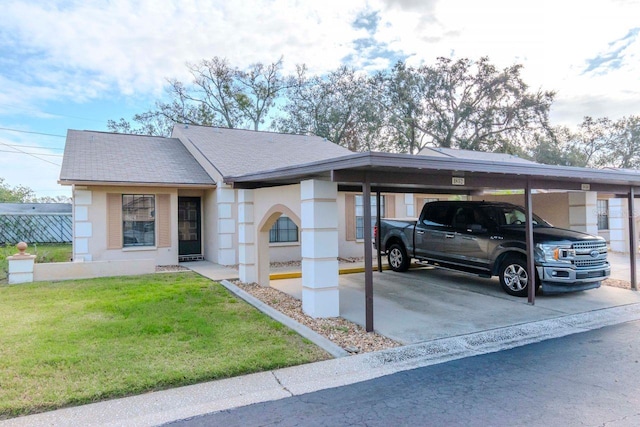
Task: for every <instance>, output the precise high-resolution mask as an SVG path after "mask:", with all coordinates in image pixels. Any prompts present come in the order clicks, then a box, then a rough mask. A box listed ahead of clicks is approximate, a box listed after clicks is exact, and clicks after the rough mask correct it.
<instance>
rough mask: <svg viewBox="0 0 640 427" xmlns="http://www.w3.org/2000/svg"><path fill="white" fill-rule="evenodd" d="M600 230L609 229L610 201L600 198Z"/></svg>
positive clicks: (598, 202)
mask: <svg viewBox="0 0 640 427" xmlns="http://www.w3.org/2000/svg"><path fill="white" fill-rule="evenodd" d="M596 206H597V209H598V230H608V229H609V201H608V200H605V199H598V201H597V205H596Z"/></svg>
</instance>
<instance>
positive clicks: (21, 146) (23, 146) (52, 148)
mask: <svg viewBox="0 0 640 427" xmlns="http://www.w3.org/2000/svg"><path fill="white" fill-rule="evenodd" d="M4 145H6V146H7V147H20V148H41V149H43V150H59V151H62V150H64V148H56V147H43V146H41V145H21V144H4Z"/></svg>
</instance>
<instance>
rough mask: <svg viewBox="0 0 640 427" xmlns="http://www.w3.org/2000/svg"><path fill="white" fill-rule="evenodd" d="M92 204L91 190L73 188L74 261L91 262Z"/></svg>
mask: <svg viewBox="0 0 640 427" xmlns="http://www.w3.org/2000/svg"><path fill="white" fill-rule="evenodd" d="M91 204H92V193H91V191H89V190H78V189H76V188H75V186H74V188H73V260H74V261H91V260H92V259H93V257H92V255H91V253H90V252H89V239H90V238H91V236H92V234H93V231H92V228H93V227H92V223H91V220H90V218H89V208H90V207H91Z"/></svg>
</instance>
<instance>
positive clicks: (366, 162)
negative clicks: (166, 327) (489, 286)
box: [60, 125, 638, 317]
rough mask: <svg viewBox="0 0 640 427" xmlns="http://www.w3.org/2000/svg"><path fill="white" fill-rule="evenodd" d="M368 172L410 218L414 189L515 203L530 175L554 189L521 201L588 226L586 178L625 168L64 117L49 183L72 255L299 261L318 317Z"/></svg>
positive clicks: (362, 218)
mask: <svg viewBox="0 0 640 427" xmlns="http://www.w3.org/2000/svg"><path fill="white" fill-rule="evenodd" d="M576 174H577V175H579V177H578V178H576ZM374 175H375V177H376V178H375V179H376V180H377V181H376V182H378V184H377V185H376V192H378V193H379V194H380V203H379V205H380V206H379V210H380V216H382V217H415V216H417V215H418V214H419V212H420V209H421V207H422V205H423V204H424V203H425V202H428V201H430V200H432V199H442V198H450V197H461V198H469V199H476V200H477V199H485V200H488V199H500V200H506V201H513V202H516V203H519V204H525V203H524V195H523V192H522V190H518V191H519V194H518V192H517V191H516V192H513V191H509V189H510V188H515V189H523V188H525V186H526V184H527V182H532V181H533V180H537V181H536V182H537V183H538V184H539V185H540V186H539V187H534V188H541V189H545V188H547V189H554V188H556V189H562V190H563V191H553V190H551V191H547V190H540V191H537V190H536V191H535V192H534V194H533V203H532V206H533V210H534V211H536V212H537V213H538V214H539V215H541V216H542V217H545V218H547V219H548V220H550V221H551V222H552V223H553V224H554V225H556V226H560V227H566V228H572V229H576V230H580V231H586V232H590V233H592V234H597V233H598V232H599V230H598V222H599V220H600V219H601V218H600V215H599V213H600V211H599V208H600V206H599V205H600V202H599V200H600V199H599V196H598V193H597V192H595V191H590V186H591V185H593V186H594V187H595V186H599V188H607V189H615V190H616V191H617V189H618V188H620V189H622V190H625V191H626V189H627V186H628V185H635V182H636V181H637V180H638V177H637V176H636V175H635V174H628V173H623V172H620V173H618V172H613V171H612V172H606V171H601V172H596V171H591V170H582V169H579V168H573V169H572V168H568V169H567V168H561V167H556V166H546V165H539V164H536V163H532V162H528V161H526V160H523V159H519V158H517V157H513V156H509V155H505V154H491V153H477V152H465V151H463V150H451V149H427V150H424V151H423V152H421V153H420V155H418V156H410V155H400V154H390V153H351V152H349V151H348V150H346V149H345V148H343V147H340V146H338V145H336V144H334V143H332V142H330V141H327V140H325V139H323V138H319V137H315V136H307V135H290V134H281V133H274V132H257V131H249V130H238V129H226V128H215V127H205V126H191V125H189V126H187V125H176V126H175V127H174V129H173V132H172V135H171V137H170V138H162V137H151V136H140V135H125V134H114V133H105V132H93V131H75V130H70V131H69V132H68V135H67V142H66V146H65V153H64V160H63V164H62V170H61V173H60V183H61V184H63V185H71V186H72V194H73V259H74V261H76V262H77V261H84V262H102V261H106V262H125V261H126V262H131V261H140V262H141V261H143V260H144V262H145V263H147V264H148V263H150V262H151V263H153V264H155V265H171V264H177V263H178V262H180V261H182V260H198V259H205V260H209V261H212V262H214V263H218V264H223V265H237V266H238V270H239V277H240V279H241V280H243V281H246V282H257V283H260V284H262V285H268V283H269V261H271V262H273V261H288V260H302V287H303V291H302V305H303V310H304V311H305V312H306V313H307V314H310V315H312V316H315V317H331V316H337V315H338V314H339V313H338V311H339V304H338V258H340V257H343V258H349V257H362V256H363V255H364V254H365V249H366V250H368V249H369V248H370V247H369V246H368V245H365V240H367V239H369V234H368V233H367V232H366V231H365V223H366V222H367V221H368V219H367V218H368V217H367V216H366V211H367V209H368V203H365V198H364V197H363V192H364V191H365V189H366V191H367V192H369V191H370V189H371V185H370V183H369V181H368V179H369V178H368V177H371V176H374ZM465 177H466V179H467V181H466V184H465ZM603 182H604V183H611V184H606V185H603V184H601V183H603ZM385 183H388V184H385ZM460 184H462V185H460ZM492 185H495V186H496V190H497V191H492V188H491V186H492ZM412 188H413V189H412ZM432 190H437V191H436V194H431V193H429V192H430V191H432ZM567 190H568V191H567ZM414 193H415V194H414ZM452 194H453V195H452ZM524 194H526V193H524ZM606 200H608V201H610V202H613V203H618V204H619V205H620V207H622V206H623V201H622V199H608V198H606ZM375 201H376V197H375V196H372V197H371V203H372V204H373V203H374V202H375ZM376 204H377V203H376ZM377 210H378V209H377V207H375V206H374V207H373V209H372V212H373V215H374V216H375V215H376V211H377ZM607 215H609V211H607ZM609 217H611V215H609V216H608V217H607V220H608V221H609V224H610V230H609V232H608V233H609V236H608V237H609V239H610V241H611V243H612V246H613V243H614V242H618V241H617V240H616V239H617V238H618V236H620V239H621V240H620V242H619V243H620V244H619V245H618V246H619V247H620V249H621V250H622V251H624V244H623V243H622V239H624V238H625V236H624V232H625V224H624V221H623V219H622V218H621V219H620V220H619V221H617V222H616V220H615V219H614V218H612V217H611V218H609ZM374 220H375V219H374ZM618 223H619V224H618ZM616 224H617V225H616ZM618 225H619V226H620V227H619V229H617V228H616V227H618ZM600 231H602V230H600ZM369 240H370V239H369ZM626 241H627V242H628V237H627V238H626ZM616 244H617V243H616ZM627 247H628V243H627Z"/></svg>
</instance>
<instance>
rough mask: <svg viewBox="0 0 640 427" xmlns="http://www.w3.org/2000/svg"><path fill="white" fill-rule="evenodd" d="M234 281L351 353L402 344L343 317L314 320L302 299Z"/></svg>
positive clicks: (273, 289) (271, 289) (275, 290)
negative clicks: (304, 310) (304, 307)
mask: <svg viewBox="0 0 640 427" xmlns="http://www.w3.org/2000/svg"><path fill="white" fill-rule="evenodd" d="M234 284H235V285H236V286H238V287H239V288H241V289H243V290H244V291H246V292H248V293H249V294H251V295H253V296H254V297H256V298H258V299H259V300H260V301H262V302H264V303H265V304H268V305H270V306H271V307H273V308H274V309H276V310H278V311H279V312H281V313H282V314H285V315H287V316H289V317H290V318H292V319H294V320H295V321H297V322H298V323H301V324H303V325H305V326H307V327H309V328H311V329H313V330H314V331H315V332H317V333H319V334H320V335H323V336H325V337H326V338H327V339H329V340H331V341H333V342H334V343H336V344H337V345H339V346H340V347H342V348H344V349H345V350H346V351H348V352H349V353H352V354H356V353H366V352H371V351H378V350H383V349H386V348H392V347H399V346H401V345H402V344H400V343H398V342H396V341H393V340H392V339H389V338H387V337H384V336H382V335H380V334H378V333H376V332H366V331H365V330H364V328H362V327H361V326H360V325H357V324H355V323H353V322H350V321H348V320H346V319H343V318H342V317H331V318H325V319H314V318H313V317H310V316H307V315H306V314H304V313H303V312H302V302H301V301H299V300H297V299H295V298H294V297H292V296H291V295H288V294H285V293H284V292H281V291H279V290H277V289H275V288H270V287H264V286H260V285H258V284H255V283H250V284H247V283H242V282H237V281H236V282H234Z"/></svg>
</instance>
